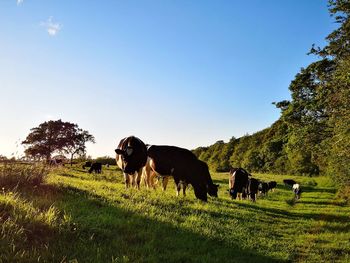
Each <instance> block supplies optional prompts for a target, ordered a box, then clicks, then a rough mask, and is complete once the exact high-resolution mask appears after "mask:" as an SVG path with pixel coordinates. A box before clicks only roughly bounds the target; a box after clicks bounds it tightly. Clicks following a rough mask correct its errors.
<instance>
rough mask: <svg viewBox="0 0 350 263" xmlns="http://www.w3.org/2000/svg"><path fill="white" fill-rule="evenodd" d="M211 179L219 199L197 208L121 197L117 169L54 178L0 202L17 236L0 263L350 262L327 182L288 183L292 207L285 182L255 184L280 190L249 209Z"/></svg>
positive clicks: (190, 197) (8, 236)
mask: <svg viewBox="0 0 350 263" xmlns="http://www.w3.org/2000/svg"><path fill="white" fill-rule="evenodd" d="M212 175H213V179H214V182H215V183H218V184H220V188H219V198H217V199H216V198H209V200H208V203H204V202H202V201H199V200H196V199H195V197H194V194H193V190H192V189H189V190H188V191H187V196H186V197H183V196H182V195H181V196H180V197H176V196H175V188H174V185H173V183H172V182H171V183H169V185H168V189H167V191H165V192H163V191H161V189H160V188H157V189H156V190H148V189H145V188H142V189H141V191H137V190H135V189H127V190H126V189H125V187H124V184H123V180H122V174H121V173H120V172H119V171H117V170H116V168H115V167H110V168H109V169H104V171H103V173H102V174H101V175H96V174H88V173H87V172H86V171H84V170H83V169H81V168H79V167H73V168H64V169H60V170H56V171H53V172H51V173H50V175H49V176H48V178H47V181H46V185H44V186H40V187H39V188H40V189H38V190H36V191H34V192H33V193H30V192H28V191H24V193H23V194H17V193H12V194H10V193H9V192H2V193H1V194H0V208H1V210H2V211H5V213H6V215H7V216H9V215H10V217H11V218H14V220H12V221H11V222H12V224H15V225H16V226H17V227H11V226H10V225H8V226H6V227H5V228H6V229H7V230H6V231H10V230H11V231H12V232H3V233H2V236H1V240H0V244H1V246H0V252H3V251H7V252H6V253H5V254H4V253H0V262H1V260H2V261H3V262H8V261H9V260H8V259H16V260H15V261H20V262H21V261H22V262H26V260H28V258H29V259H31V260H30V261H39V262H57V261H58V262H60V261H62V262H69V261H70V260H76V261H78V262H290V261H294V262H316V261H321V262H325V261H327V262H334V261H343V262H346V261H349V260H350V258H349V253H350V245H349V242H348V241H349V240H350V222H349V218H350V209H349V207H348V206H346V204H345V203H344V202H343V201H342V200H340V199H337V197H336V189H335V187H334V186H333V184H332V182H331V181H330V180H329V179H328V178H326V177H317V178H310V177H296V176H292V177H288V178H292V179H294V180H296V181H298V182H300V183H301V185H302V186H303V187H304V189H305V191H304V193H303V195H302V198H301V200H298V201H293V192H292V191H291V189H289V188H287V187H285V186H284V185H283V184H282V181H283V179H285V178H287V177H286V176H279V175H266V174H256V175H254V176H255V177H257V178H259V179H263V180H266V181H268V180H275V181H277V183H278V187H277V189H276V191H275V192H271V193H269V194H268V196H266V197H259V198H258V200H257V202H256V203H252V202H250V201H247V200H244V201H239V200H231V199H230V197H229V195H228V192H227V189H228V174H221V173H220V174H219V173H213V174H212ZM16 200H17V201H16ZM10 204H11V205H10ZM1 210H0V211H1ZM0 215H1V213H0ZM1 218H2V219H0V220H3V221H2V222H4V218H5V217H3V216H1ZM5 220H6V219H5ZM23 222H26V224H24V223H23ZM38 222H39V223H38ZM8 224H10V223H8ZM5 228H4V229H5ZM37 228H38V229H40V228H45V231H41V232H40V233H41V234H40V235H34V238H33V239H32V240H31V241H30V242H24V244H26V245H25V246H22V245H21V244H22V243H21V242H20V240H21V239H23V238H24V237H25V234H24V233H26V229H37ZM21 231H22V232H21ZM41 235H42V237H39V236H41ZM24 240H25V239H24ZM27 240H28V239H27ZM13 246H15V247H16V249H15V250H14V252H11V251H12V249H11V247H13ZM21 253H24V254H23V255H25V256H23V257H21V256H20V254H21Z"/></svg>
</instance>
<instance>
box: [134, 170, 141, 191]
mask: <svg viewBox="0 0 350 263" xmlns="http://www.w3.org/2000/svg"><path fill="white" fill-rule="evenodd" d="M141 176H142V168H141V169H139V170H138V172H136V176H135V177H136V178H135V181H136V187H137V189H140V182H141Z"/></svg>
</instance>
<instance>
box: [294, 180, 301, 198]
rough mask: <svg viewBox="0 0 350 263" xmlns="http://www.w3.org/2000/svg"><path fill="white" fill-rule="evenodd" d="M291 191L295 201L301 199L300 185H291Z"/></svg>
mask: <svg viewBox="0 0 350 263" xmlns="http://www.w3.org/2000/svg"><path fill="white" fill-rule="evenodd" d="M292 189H293V192H294V197H295V199H296V200H298V199H300V197H301V192H302V190H301V187H300V185H299V184H297V183H296V184H293V187H292Z"/></svg>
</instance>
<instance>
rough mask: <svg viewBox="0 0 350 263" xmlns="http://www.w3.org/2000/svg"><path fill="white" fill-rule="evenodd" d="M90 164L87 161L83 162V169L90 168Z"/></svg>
mask: <svg viewBox="0 0 350 263" xmlns="http://www.w3.org/2000/svg"><path fill="white" fill-rule="evenodd" d="M91 164H92V163H91V162H89V161H87V162H85V164H84V165H83V169H85V168H86V167H91Z"/></svg>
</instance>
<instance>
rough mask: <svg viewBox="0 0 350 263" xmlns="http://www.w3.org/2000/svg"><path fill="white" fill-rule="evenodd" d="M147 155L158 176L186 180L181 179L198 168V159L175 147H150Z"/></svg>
mask: <svg viewBox="0 0 350 263" xmlns="http://www.w3.org/2000/svg"><path fill="white" fill-rule="evenodd" d="M147 155H148V157H149V158H151V159H152V161H153V164H154V167H153V169H154V170H155V171H156V172H157V173H159V174H160V175H178V176H180V177H181V178H180V179H186V178H182V177H187V176H186V175H187V174H188V173H191V172H193V171H192V170H193V169H195V168H196V166H198V164H197V161H198V159H197V157H196V156H195V155H194V154H193V153H192V152H191V151H189V150H187V149H183V148H179V147H176V146H168V145H152V146H151V147H150V148H149V149H148V151H147Z"/></svg>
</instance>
